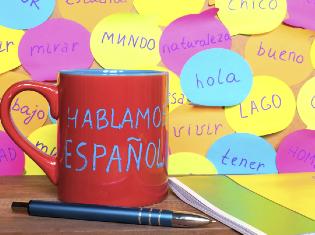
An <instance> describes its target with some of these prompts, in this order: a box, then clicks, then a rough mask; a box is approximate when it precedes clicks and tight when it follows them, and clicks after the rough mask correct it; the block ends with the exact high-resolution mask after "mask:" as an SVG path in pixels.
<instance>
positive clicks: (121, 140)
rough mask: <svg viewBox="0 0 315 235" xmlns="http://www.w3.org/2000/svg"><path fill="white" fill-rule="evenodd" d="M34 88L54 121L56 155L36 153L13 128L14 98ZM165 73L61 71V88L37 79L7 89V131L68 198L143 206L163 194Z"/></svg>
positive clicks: (61, 195) (4, 109) (4, 117)
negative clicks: (47, 103)
mask: <svg viewBox="0 0 315 235" xmlns="http://www.w3.org/2000/svg"><path fill="white" fill-rule="evenodd" d="M22 91H36V92H39V93H40V94H42V95H43V96H44V97H45V98H46V99H47V100H48V102H49V104H50V110H51V115H52V117H53V118H56V119H58V145H57V149H58V154H57V157H56V158H54V157H50V156H48V155H46V154H45V153H43V152H41V151H39V150H38V149H37V148H36V147H35V146H34V145H32V144H31V143H30V142H28V141H27V140H26V139H25V138H24V137H23V136H21V134H20V133H19V131H18V130H16V128H15V126H14V124H13V123H12V120H11V117H10V106H11V102H12V100H13V98H14V97H15V96H16V95H17V94H18V93H20V92H22ZM167 96H168V74H167V73H165V72H159V71H131V70H130V71H129V70H72V71H62V72H61V73H60V78H59V81H58V85H57V86H55V85H51V84H47V83H40V82H34V81H24V82H19V83H17V84H15V85H13V86H12V87H11V88H9V89H8V90H7V91H6V93H5V94H4V96H3V98H2V102H1V118H2V124H3V127H4V129H5V130H6V131H7V133H8V134H9V135H10V136H11V138H12V139H13V140H14V141H15V142H16V144H17V145H19V146H20V147H21V148H22V149H23V150H24V151H25V153H26V154H27V155H28V156H30V157H31V158H32V159H33V160H34V161H35V162H36V163H37V164H38V165H39V166H40V167H41V168H42V169H43V170H44V172H45V173H46V174H47V175H48V177H49V178H50V180H51V181H52V182H53V183H54V184H56V185H57V187H58V198H59V199H60V200H61V201H65V202H75V203H91V204H101V205H113V206H144V205H150V204H153V203H157V202H159V201H161V200H162V199H163V198H164V197H165V196H166V195H167V190H168V187H167V156H168V137H167V128H168V127H167V117H166V115H167V113H168V99H167Z"/></svg>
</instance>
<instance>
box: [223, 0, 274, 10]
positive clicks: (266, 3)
mask: <svg viewBox="0 0 315 235" xmlns="http://www.w3.org/2000/svg"><path fill="white" fill-rule="evenodd" d="M235 2H236V1H235V0H229V6H228V8H229V10H232V11H235V10H256V9H258V10H275V9H276V8H277V6H278V2H277V0H257V1H256V0H250V1H247V0H240V1H237V2H240V4H239V5H237V4H236V3H235Z"/></svg>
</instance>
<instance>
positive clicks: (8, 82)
mask: <svg viewBox="0 0 315 235" xmlns="http://www.w3.org/2000/svg"><path fill="white" fill-rule="evenodd" d="M29 79H30V77H29V76H27V75H25V74H23V73H18V72H7V73H4V74H1V75H0V100H1V98H2V96H3V94H4V92H6V91H7V89H8V88H9V87H10V86H12V85H13V84H15V83H17V82H20V81H25V80H29Z"/></svg>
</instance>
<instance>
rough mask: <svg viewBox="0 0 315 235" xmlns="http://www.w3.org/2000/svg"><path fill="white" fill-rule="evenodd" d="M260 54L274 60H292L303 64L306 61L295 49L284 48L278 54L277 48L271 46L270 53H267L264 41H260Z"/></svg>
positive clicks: (258, 53)
mask: <svg viewBox="0 0 315 235" xmlns="http://www.w3.org/2000/svg"><path fill="white" fill-rule="evenodd" d="M257 55H258V56H263V55H266V56H267V57H269V58H270V59H274V60H277V59H279V60H282V61H292V62H296V63H298V64H302V63H303V62H304V56H303V55H297V54H296V52H295V51H286V50H282V51H280V52H279V53H278V54H277V50H276V49H274V51H273V49H272V48H271V47H270V48H269V50H268V53H266V50H265V48H264V47H263V43H262V42H260V46H259V49H258V52H257Z"/></svg>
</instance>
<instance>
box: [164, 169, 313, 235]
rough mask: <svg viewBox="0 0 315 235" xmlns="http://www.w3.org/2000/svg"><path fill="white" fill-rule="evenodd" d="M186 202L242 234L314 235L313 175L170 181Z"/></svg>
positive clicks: (180, 179)
mask: <svg viewBox="0 0 315 235" xmlns="http://www.w3.org/2000/svg"><path fill="white" fill-rule="evenodd" d="M169 185H170V187H171V189H172V190H173V192H174V193H175V194H176V195H177V196H178V197H179V198H180V199H181V200H183V201H184V202H186V203H188V204H190V205H191V206H193V207H195V208H197V209H199V210H200V211H203V212H204V213H205V214H207V215H209V216H210V217H212V218H214V219H216V220H218V221H220V222H222V223H224V224H226V225H227V226H229V227H231V228H233V229H235V230H236V231H238V232H240V233H242V234H270V235H296V234H315V173H300V174H279V175H235V176H225V175H212V176H182V177H172V178H170V180H169Z"/></svg>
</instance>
